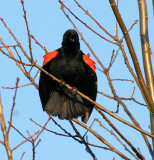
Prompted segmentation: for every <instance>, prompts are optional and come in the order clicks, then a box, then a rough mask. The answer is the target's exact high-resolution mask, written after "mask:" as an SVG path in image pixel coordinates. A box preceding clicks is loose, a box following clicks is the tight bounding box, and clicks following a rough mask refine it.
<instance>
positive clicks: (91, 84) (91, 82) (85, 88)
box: [78, 57, 97, 122]
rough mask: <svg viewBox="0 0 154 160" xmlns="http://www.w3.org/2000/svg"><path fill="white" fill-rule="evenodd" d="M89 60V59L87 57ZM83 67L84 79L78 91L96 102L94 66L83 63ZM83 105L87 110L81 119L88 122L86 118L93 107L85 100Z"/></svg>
mask: <svg viewBox="0 0 154 160" xmlns="http://www.w3.org/2000/svg"><path fill="white" fill-rule="evenodd" d="M88 58H89V57H88ZM84 67H85V77H84V79H83V80H82V82H81V83H80V86H79V87H78V90H79V91H81V92H82V93H83V94H85V95H87V96H88V97H89V98H91V99H92V100H93V101H95V100H96V95H97V76H96V72H95V69H94V66H93V67H91V66H90V65H89V64H88V62H85V61H84ZM84 101H85V103H86V105H87V109H88V115H86V116H85V117H83V121H85V122H86V121H88V118H89V116H90V114H91V112H92V110H93V107H94V105H93V104H92V103H90V102H89V101H87V100H85V99H84Z"/></svg>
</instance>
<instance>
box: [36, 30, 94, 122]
mask: <svg viewBox="0 0 154 160" xmlns="http://www.w3.org/2000/svg"><path fill="white" fill-rule="evenodd" d="M43 68H44V69H45V70H46V71H47V72H49V73H50V74H52V75H54V76H55V77H56V78H58V79H60V80H61V81H64V82H65V83H67V84H69V85H70V86H72V87H73V88H75V89H76V90H79V91H80V92H82V93H83V94H85V95H87V96H88V97H89V98H91V99H92V100H94V101H95V99H96V94H97V76H96V73H95V62H94V61H93V60H92V59H90V58H89V57H88V56H86V55H85V54H83V52H82V51H81V50H80V43H79V37H78V34H77V32H76V31H75V30H67V31H66V32H65V33H64V35H63V41H62V47H61V48H59V49H57V50H56V51H53V52H49V53H47V54H46V55H45V56H44V62H43ZM39 95H40V99H41V102H42V107H43V110H44V111H46V112H47V113H48V114H51V115H52V116H58V117H59V118H60V119H68V120H71V119H72V118H77V117H79V116H80V117H81V119H82V121H83V122H84V123H86V122H87V121H88V119H89V116H90V114H91V112H92V110H93V107H94V105H93V104H92V103H90V102H89V101H88V100H86V99H84V98H82V97H81V96H80V95H79V94H77V93H74V92H73V91H72V90H68V89H67V88H66V87H65V86H62V85H60V83H58V82H56V81H54V80H53V79H52V78H51V77H49V76H48V75H46V74H45V73H44V72H42V71H41V74H40V81H39Z"/></svg>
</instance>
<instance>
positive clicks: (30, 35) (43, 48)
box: [30, 34, 48, 53]
mask: <svg viewBox="0 0 154 160" xmlns="http://www.w3.org/2000/svg"><path fill="white" fill-rule="evenodd" d="M30 37H31V38H32V39H34V41H35V43H36V44H38V45H39V46H40V47H41V48H42V49H43V50H44V51H45V53H48V51H47V50H46V48H45V47H43V46H42V45H41V44H40V43H39V42H38V41H37V40H36V38H35V37H34V36H33V35H32V34H31V35H30Z"/></svg>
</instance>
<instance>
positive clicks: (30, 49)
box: [21, 0, 34, 63]
mask: <svg viewBox="0 0 154 160" xmlns="http://www.w3.org/2000/svg"><path fill="white" fill-rule="evenodd" d="M21 4H22V8H23V12H24V19H25V23H26V28H27V33H28V42H29V52H30V56H31V62H32V63H33V62H34V60H33V54H32V47H31V38H30V30H29V26H28V21H27V16H26V10H25V6H24V0H21Z"/></svg>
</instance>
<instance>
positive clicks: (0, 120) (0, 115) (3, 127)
mask: <svg viewBox="0 0 154 160" xmlns="http://www.w3.org/2000/svg"><path fill="white" fill-rule="evenodd" d="M0 123H1V130H2V134H3V137H4V146H5V149H6V152H7V156H8V159H9V160H13V158H12V151H11V149H10V144H9V138H8V133H7V130H6V124H5V120H4V114H3V107H2V102H1V95H0Z"/></svg>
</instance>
